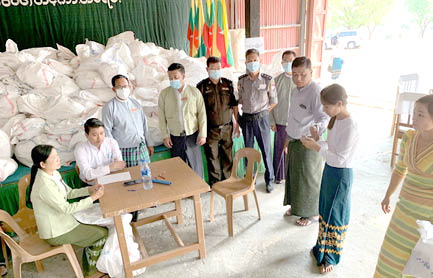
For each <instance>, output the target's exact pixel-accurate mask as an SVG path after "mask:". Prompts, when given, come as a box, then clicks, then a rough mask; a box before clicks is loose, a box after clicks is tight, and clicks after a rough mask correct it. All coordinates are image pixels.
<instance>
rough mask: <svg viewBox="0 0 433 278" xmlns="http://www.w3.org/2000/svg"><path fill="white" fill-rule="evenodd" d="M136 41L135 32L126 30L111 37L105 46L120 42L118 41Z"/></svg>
mask: <svg viewBox="0 0 433 278" xmlns="http://www.w3.org/2000/svg"><path fill="white" fill-rule="evenodd" d="M134 41H135V35H134V32H132V31H126V32H123V33H120V34H118V35H116V36H113V37H111V38H109V39H108V41H107V45H106V46H105V47H106V48H110V47H111V46H112V45H113V44H115V43H118V42H124V43H126V44H129V43H131V42H134Z"/></svg>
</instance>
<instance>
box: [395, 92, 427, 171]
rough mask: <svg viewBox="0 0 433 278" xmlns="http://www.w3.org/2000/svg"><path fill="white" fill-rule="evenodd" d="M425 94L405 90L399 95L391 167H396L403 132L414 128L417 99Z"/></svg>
mask: <svg viewBox="0 0 433 278" xmlns="http://www.w3.org/2000/svg"><path fill="white" fill-rule="evenodd" d="M423 96H425V95H424V94H420V93H412V92H404V93H401V94H400V95H399V96H398V100H397V105H396V108H395V116H396V117H395V128H394V140H393V144H392V153H391V167H394V164H395V159H396V157H397V156H398V153H397V146H398V140H399V139H401V138H402V137H403V134H404V133H405V132H406V131H407V130H408V129H412V128H413V118H412V115H413V110H414V107H415V102H416V101H417V99H419V98H421V97H423Z"/></svg>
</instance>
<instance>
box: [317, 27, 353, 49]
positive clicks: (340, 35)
mask: <svg viewBox="0 0 433 278" xmlns="http://www.w3.org/2000/svg"><path fill="white" fill-rule="evenodd" d="M337 43H338V44H340V45H341V46H343V47H344V48H350V49H353V48H358V47H360V46H361V39H360V38H359V35H358V32H357V31H355V30H350V31H341V32H337V33H334V34H331V35H328V36H326V37H325V42H324V46H325V49H332V48H334V47H335V46H336V45H337Z"/></svg>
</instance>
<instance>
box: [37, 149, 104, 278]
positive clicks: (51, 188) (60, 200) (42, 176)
mask: <svg viewBox="0 0 433 278" xmlns="http://www.w3.org/2000/svg"><path fill="white" fill-rule="evenodd" d="M32 160H33V166H32V170H31V176H30V194H29V195H30V200H31V203H32V205H33V210H34V213H35V218H36V224H37V226H38V233H39V236H40V237H41V238H42V239H45V240H46V241H47V242H48V243H49V244H51V245H62V244H73V245H77V246H80V247H84V251H83V270H84V275H85V276H86V277H100V276H101V273H99V272H98V271H97V270H96V261H97V259H98V257H99V255H100V253H101V250H102V248H103V247H104V243H105V241H106V239H107V235H108V232H107V229H106V228H102V227H98V226H94V225H84V224H80V223H79V222H77V220H75V218H74V217H73V215H72V214H73V213H74V212H77V211H80V210H84V209H87V208H90V207H92V206H93V202H94V201H96V200H98V199H99V198H101V197H102V195H104V187H103V186H102V185H99V184H98V185H94V186H89V187H85V188H80V189H71V188H70V187H69V186H68V185H67V184H66V183H65V182H64V181H63V179H62V177H61V176H60V173H59V172H58V171H57V170H58V169H59V168H60V160H59V156H58V155H57V151H56V150H55V149H54V148H53V147H52V146H50V145H38V146H36V147H34V148H33V150H32ZM89 195H90V196H89ZM83 196H89V197H87V198H84V199H82V200H80V201H79V202H75V203H69V202H68V201H67V200H68V199H73V198H77V197H83Z"/></svg>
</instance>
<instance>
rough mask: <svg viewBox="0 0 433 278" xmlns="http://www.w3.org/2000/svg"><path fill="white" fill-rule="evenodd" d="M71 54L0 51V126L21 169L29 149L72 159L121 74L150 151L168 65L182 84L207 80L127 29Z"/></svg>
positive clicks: (195, 63)
mask: <svg viewBox="0 0 433 278" xmlns="http://www.w3.org/2000/svg"><path fill="white" fill-rule="evenodd" d="M75 50H76V53H77V55H75V54H74V53H73V52H72V51H70V50H69V49H67V48H65V47H63V46H60V45H57V49H54V48H51V47H41V48H32V49H26V50H21V51H19V50H18V47H17V45H16V44H15V43H14V42H13V41H12V40H8V41H7V42H6V52H4V53H0V127H1V128H2V129H3V131H5V133H6V134H7V135H8V136H9V137H10V140H11V143H12V144H13V145H14V147H13V149H14V153H15V156H16V158H17V159H18V160H19V161H20V162H21V163H23V164H25V165H27V166H31V165H32V162H31V156H30V152H31V149H32V148H33V146H35V145H37V144H52V145H54V146H55V147H56V148H58V151H59V155H60V159H61V163H62V165H67V164H68V163H69V162H71V161H73V160H74V157H73V149H74V147H75V145H76V144H77V143H78V142H81V141H84V140H86V139H85V136H84V129H83V124H84V122H85V121H86V120H87V119H88V118H90V117H97V118H101V109H102V106H103V105H104V104H106V103H107V102H108V101H110V100H111V99H112V98H113V97H114V96H115V94H114V92H113V90H112V89H111V87H112V85H111V78H112V77H113V76H114V75H116V74H123V75H127V76H128V77H129V79H130V80H131V81H132V83H133V84H134V88H135V89H134V91H133V93H132V97H134V98H136V99H137V100H138V101H139V102H140V104H141V105H142V106H143V108H144V111H145V113H146V116H147V118H148V123H149V128H150V134H151V136H152V141H153V142H155V144H156V145H158V144H161V143H162V138H161V133H160V130H159V124H158V109H157V105H158V97H159V94H160V92H161V91H162V90H163V89H165V88H166V87H168V86H169V80H168V75H167V68H168V67H169V65H170V64H171V63H181V64H182V65H184V66H185V70H186V83H187V84H189V85H192V86H195V85H196V84H197V83H198V82H200V80H202V79H204V78H207V76H208V75H207V72H206V59H205V58H191V57H189V56H188V55H187V54H186V53H185V52H184V51H182V50H178V49H173V48H171V49H164V48H161V47H158V46H156V45H155V44H154V43H144V42H142V41H140V40H138V39H136V38H135V36H134V33H133V32H130V31H128V32H124V33H121V34H119V35H117V36H114V37H112V38H110V39H109V40H108V41H107V45H106V46H104V45H102V44H100V43H97V42H93V41H86V42H85V43H84V44H79V45H77V46H76V48H75ZM278 66H279V67H280V68H281V65H280V64H279V65H278ZM280 68H279V69H278V70H281V69H280ZM269 70H270V69H267V68H266V71H269ZM266 71H265V72H266ZM274 71H277V70H275V69H274V70H272V72H274ZM222 74H223V76H224V77H227V78H229V79H231V80H233V82H234V86H235V88H236V84H237V79H238V76H239V75H241V74H242V73H241V72H235V70H234V69H233V68H226V69H223V71H222Z"/></svg>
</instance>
